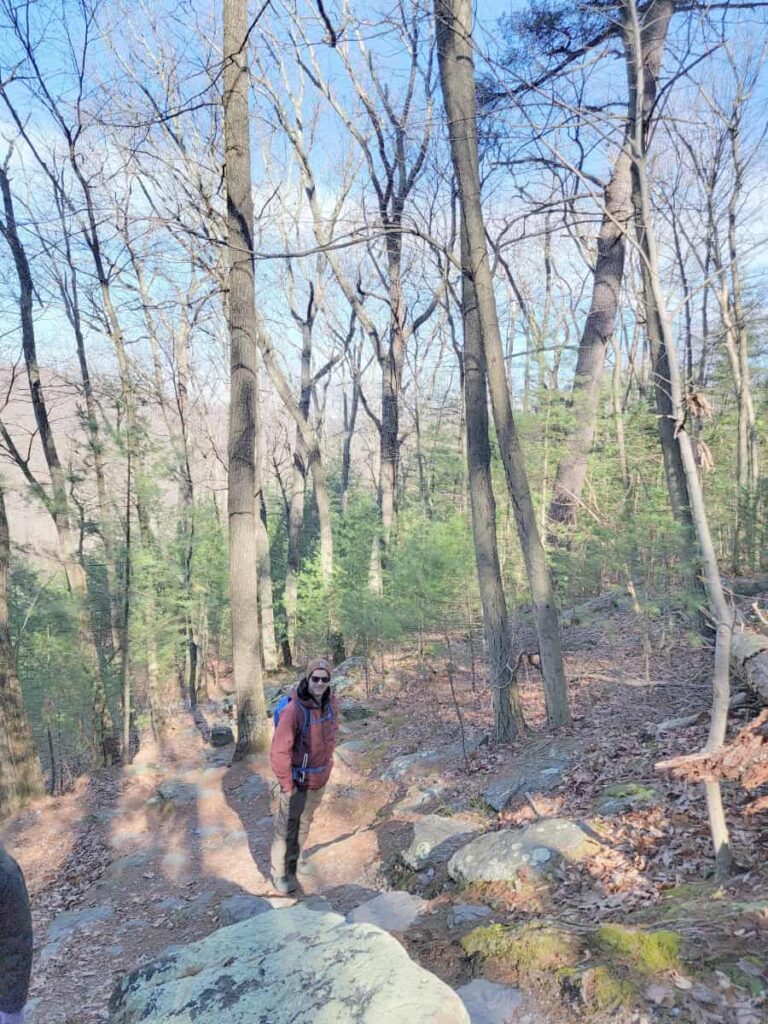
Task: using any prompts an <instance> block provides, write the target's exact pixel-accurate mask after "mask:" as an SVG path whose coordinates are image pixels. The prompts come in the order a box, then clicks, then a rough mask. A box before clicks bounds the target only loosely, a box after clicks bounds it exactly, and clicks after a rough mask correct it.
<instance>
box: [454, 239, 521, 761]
mask: <svg viewBox="0 0 768 1024" xmlns="http://www.w3.org/2000/svg"><path fill="white" fill-rule="evenodd" d="M461 247H462V264H463V265H464V266H465V267H466V264H467V261H468V256H469V254H468V251H467V249H468V246H467V242H466V234H465V232H464V231H462V235H461ZM462 320H463V325H464V356H463V367H464V373H463V378H464V405H465V408H466V423H467V471H468V489H469V500H470V506H471V509H472V538H473V541H474V545H475V564H476V566H477V582H478V585H479V588H480V600H481V603H482V606H483V631H484V635H485V657H486V661H487V664H488V672H489V676H490V684H491V699H492V701H493V718H494V739H495V740H496V741H497V742H498V743H510V742H511V741H512V740H513V739H514V738H515V737H516V736H517V735H518V734H519V733H521V732H523V731H524V730H525V719H524V718H523V708H522V705H521V703H520V695H519V693H518V690H517V683H516V680H515V675H514V669H513V664H512V662H513V653H512V643H511V638H510V633H509V619H508V617H507V602H506V598H505V596H504V587H503V585H502V581H501V567H500V565H499V552H498V546H497V540H496V501H495V499H494V496H493V483H492V479H491V446H490V442H489V439H488V388H487V382H486V372H485V357H484V355H483V344H482V337H481V333H480V319H479V316H478V311H477V301H476V298H475V288H474V285H473V283H472V278H471V276H470V274H469V273H468V272H465V273H464V274H463V275H462Z"/></svg>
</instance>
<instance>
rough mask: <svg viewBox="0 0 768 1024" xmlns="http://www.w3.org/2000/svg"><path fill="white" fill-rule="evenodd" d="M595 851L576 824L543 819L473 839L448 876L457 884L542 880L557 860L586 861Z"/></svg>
mask: <svg viewBox="0 0 768 1024" xmlns="http://www.w3.org/2000/svg"><path fill="white" fill-rule="evenodd" d="M599 849H600V844H599V843H598V842H597V841H596V840H595V839H593V838H592V837H591V836H590V835H589V834H588V833H587V832H586V831H585V830H584V829H583V828H582V826H581V825H579V824H578V823H577V822H575V821H569V820H568V819H567V818H547V819H545V820H543V821H539V822H537V823H536V824H535V825H529V826H528V827H527V828H514V829H505V830H504V831H502V832H487V833H486V834H485V835H483V836H480V837H479V838H478V839H474V840H473V841H472V842H471V843H469V844H468V845H467V846H465V847H463V848H462V849H461V850H459V851H458V853H455V854H454V855H453V857H451V859H450V861H449V862H448V874H449V875H450V876H451V878H453V879H454V881H457V882H513V881H514V880H515V879H516V878H517V877H518V875H520V874H521V873H526V874H529V875H534V876H545V875H547V874H549V873H550V872H551V871H552V870H553V868H555V867H556V866H557V864H558V862H559V861H560V860H566V861H568V862H570V863H579V862H581V861H583V860H587V859H588V858H589V857H591V856H593V855H594V854H595V853H597V852H598V850H599Z"/></svg>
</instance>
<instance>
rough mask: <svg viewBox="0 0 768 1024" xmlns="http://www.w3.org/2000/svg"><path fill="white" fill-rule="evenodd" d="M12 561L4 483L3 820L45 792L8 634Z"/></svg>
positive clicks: (0, 523)
mask: <svg viewBox="0 0 768 1024" xmlns="http://www.w3.org/2000/svg"><path fill="white" fill-rule="evenodd" d="M10 559H11V537H10V533H9V530H8V517H7V515H6V510H5V494H4V491H3V484H2V481H1V480H0V820H2V819H3V818H4V817H5V816H6V815H7V814H10V813H11V812H12V811H14V810H16V809H17V808H18V807H22V806H23V805H24V804H26V803H28V802H29V801H30V800H32V799H34V798H35V797H36V796H41V795H42V792H43V776H42V772H41V771H40V761H39V760H38V757H37V751H36V749H35V741H34V737H33V736H32V730H31V729H30V726H29V721H28V720H27V716H26V714H25V712H24V702H23V699H22V696H21V686H20V685H19V678H18V675H17V673H16V652H15V650H14V648H13V643H12V642H11V634H10V632H9V630H8V577H9V573H10ZM52 770H53V766H52Z"/></svg>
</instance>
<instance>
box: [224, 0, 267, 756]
mask: <svg viewBox="0 0 768 1024" xmlns="http://www.w3.org/2000/svg"><path fill="white" fill-rule="evenodd" d="M223 53H224V144H225V148H226V175H225V181H226V189H227V258H228V275H227V276H228V285H229V288H228V309H227V313H228V320H229V342H230V400H229V441H228V446H227V451H228V456H229V484H228V505H227V507H228V516H229V587H230V603H231V612H232V660H233V665H234V680H235V697H236V700H237V726H238V735H237V747H236V749H235V759H238V760H239V759H242V758H244V757H245V756H246V755H248V754H250V753H256V752H258V751H261V750H264V749H266V746H267V742H268V737H267V728H266V724H267V722H266V707H265V702H264V688H263V683H262V673H261V650H260V643H259V629H258V622H259V609H258V594H257V573H258V544H257V534H256V515H255V503H254V500H253V496H254V494H255V491H256V472H255V463H254V460H255V454H256V403H257V402H258V400H259V394H258V369H257V353H256V330H257V325H256V300H255V294H254V270H253V196H252V191H251V150H250V125H249V122H248V61H247V54H248V14H247V3H246V0H224V49H223Z"/></svg>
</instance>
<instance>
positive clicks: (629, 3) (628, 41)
mask: <svg viewBox="0 0 768 1024" xmlns="http://www.w3.org/2000/svg"><path fill="white" fill-rule="evenodd" d="M670 6H671V5H670ZM670 13H671V12H670ZM623 15H624V45H625V48H626V63H627V78H628V82H629V94H630V104H629V109H630V133H629V135H630V144H631V152H632V179H633V192H634V194H635V195H636V197H637V203H638V205H637V208H636V212H637V223H638V228H639V232H638V233H639V235H640V238H641V240H642V256H643V262H644V274H643V283H644V287H645V288H646V289H647V292H648V293H649V294H647V295H646V306H647V307H650V308H652V309H653V311H654V315H655V318H656V323H657V325H658V330H659V332H660V339H659V341H660V344H661V345H662V347H663V348H664V350H665V352H666V369H667V371H668V372H667V378H666V379H667V381H668V384H669V401H670V408H671V416H672V417H673V420H672V422H671V424H670V426H671V430H672V437H673V440H674V443H675V445H676V447H677V450H678V455H679V459H680V462H681V464H682V467H683V472H684V474H685V483H686V486H687V489H688V493H689V495H690V510H691V516H692V521H693V525H694V529H695V532H696V538H697V540H698V546H699V551H700V556H701V562H702V567H703V570H704V579H705V583H706V589H707V595H708V597H709V605H710V612H711V614H712V618H713V619H714V621H715V623H716V641H715V665H714V672H713V679H712V716H711V720H710V729H709V737H708V740H707V744H706V748H705V749H707V750H714V749H716V748H717V747H719V746H722V744H723V742H724V741H725V733H726V727H727V724H728V702H729V689H730V680H729V672H730V650H731V634H732V629H733V615H732V613H731V609H730V608H729V607H728V602H727V601H726V598H725V593H724V591H723V584H722V580H721V577H720V568H719V566H718V563H717V556H716V554H715V547H714V544H713V542H712V535H711V532H710V529H709V521H708V519H707V511H706V505H705V503H704V492H703V490H702V486H701V480H700V478H699V472H698V467H697V465H696V456H695V454H694V450H693V445H692V443H691V435H690V433H689V431H688V429H687V424H686V419H687V417H686V409H685V401H684V394H683V386H682V380H681V375H680V369H679V366H678V360H677V350H676V347H675V339H674V336H673V334H672V325H671V322H670V319H669V314H668V312H667V308H666V301H665V298H664V292H663V289H662V287H661V273H660V270H659V258H658V251H657V245H656V235H655V230H654V226H653V216H652V207H651V195H650V182H649V175H648V166H647V158H646V142H647V136H646V132H645V125H644V119H645V118H644V112H645V97H646V95H647V92H646V89H647V87H646V84H645V82H644V73H643V61H642V53H643V38H642V33H641V29H640V20H639V16H638V12H637V5H636V2H635V0H624V3H623ZM668 482H669V483H670V486H671V481H670V478H669V477H668ZM706 794H707V806H708V811H709V821H710V829H711V832H712V840H713V844H714V847H715V868H716V873H717V876H718V877H719V878H722V877H724V876H725V875H727V874H728V873H729V871H730V868H731V850H730V840H729V836H728V829H727V826H726V822H725V814H724V811H723V802H722V794H721V791H720V784H719V782H710V783H707V785H706Z"/></svg>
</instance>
